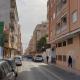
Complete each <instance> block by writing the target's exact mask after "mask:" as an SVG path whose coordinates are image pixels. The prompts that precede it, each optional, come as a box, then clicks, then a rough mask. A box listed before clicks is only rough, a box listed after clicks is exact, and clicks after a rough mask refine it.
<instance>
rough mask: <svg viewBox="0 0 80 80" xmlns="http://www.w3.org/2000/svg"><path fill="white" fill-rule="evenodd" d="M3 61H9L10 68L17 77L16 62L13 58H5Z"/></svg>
mask: <svg viewBox="0 0 80 80" xmlns="http://www.w3.org/2000/svg"><path fill="white" fill-rule="evenodd" d="M5 61H7V62H8V63H9V65H10V66H11V68H12V70H13V71H14V73H15V76H16V77H17V75H18V73H17V71H16V63H15V61H14V59H5Z"/></svg>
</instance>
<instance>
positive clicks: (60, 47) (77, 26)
mask: <svg viewBox="0 0 80 80" xmlns="http://www.w3.org/2000/svg"><path fill="white" fill-rule="evenodd" d="M47 7H48V15H47V16H48V22H49V42H50V43H51V45H52V47H53V48H54V50H55V51H56V60H57V64H58V65H60V66H64V67H67V66H68V58H69V56H71V57H72V60H73V63H72V65H73V68H74V69H76V70H80V62H79V61H80V0H48V3H47Z"/></svg>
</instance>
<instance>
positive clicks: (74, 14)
mask: <svg viewBox="0 0 80 80" xmlns="http://www.w3.org/2000/svg"><path fill="white" fill-rule="evenodd" d="M76 21H77V11H74V12H73V13H72V22H73V23H74V22H76Z"/></svg>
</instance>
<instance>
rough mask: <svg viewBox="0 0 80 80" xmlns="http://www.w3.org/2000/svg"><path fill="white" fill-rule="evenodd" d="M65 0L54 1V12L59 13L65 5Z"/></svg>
mask: <svg viewBox="0 0 80 80" xmlns="http://www.w3.org/2000/svg"><path fill="white" fill-rule="evenodd" d="M66 3H67V0H57V1H56V14H57V15H59V14H60V13H61V11H62V9H63V8H64V6H65V5H66Z"/></svg>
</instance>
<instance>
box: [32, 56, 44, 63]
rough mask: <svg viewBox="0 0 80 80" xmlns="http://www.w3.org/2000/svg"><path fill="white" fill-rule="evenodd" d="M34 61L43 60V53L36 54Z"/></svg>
mask: <svg viewBox="0 0 80 80" xmlns="http://www.w3.org/2000/svg"><path fill="white" fill-rule="evenodd" d="M33 61H35V62H43V61H44V60H43V57H42V55H36V56H34V58H33Z"/></svg>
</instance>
